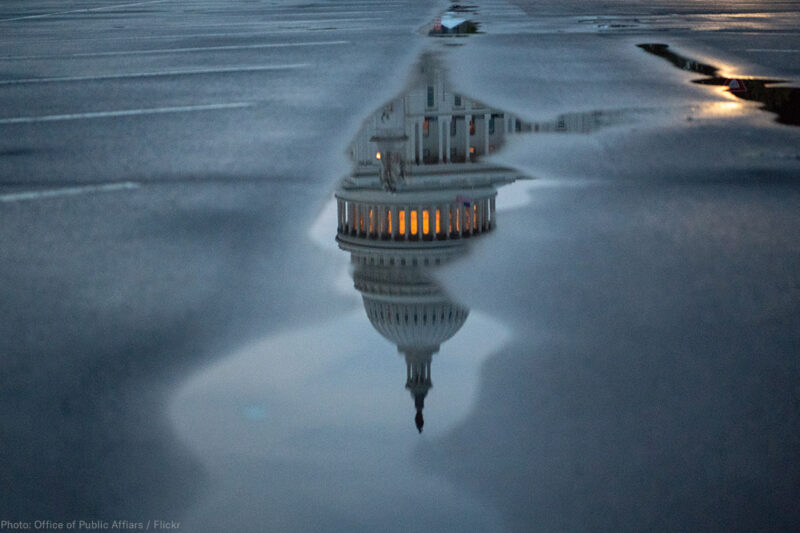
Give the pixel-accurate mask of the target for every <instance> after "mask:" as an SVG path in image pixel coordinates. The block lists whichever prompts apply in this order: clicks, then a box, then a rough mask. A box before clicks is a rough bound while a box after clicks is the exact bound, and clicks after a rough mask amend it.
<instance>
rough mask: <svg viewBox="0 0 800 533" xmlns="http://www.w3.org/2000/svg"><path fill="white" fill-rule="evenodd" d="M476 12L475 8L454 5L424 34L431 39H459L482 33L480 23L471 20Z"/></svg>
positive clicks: (434, 21) (426, 28) (429, 25)
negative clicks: (479, 28) (459, 37)
mask: <svg viewBox="0 0 800 533" xmlns="http://www.w3.org/2000/svg"><path fill="white" fill-rule="evenodd" d="M476 11H477V8H476V7H475V6H471V5H462V4H452V5H451V6H450V8H449V9H448V10H447V11H445V12H444V13H442V14H441V15H440V16H438V17H436V18H435V19H434V20H433V22H431V23H430V24H428V25H427V26H426V27H425V28H424V30H423V33H425V34H426V35H428V36H429V37H458V36H465V35H470V34H473V33H480V32H479V31H478V26H479V23H478V22H476V21H475V20H473V19H472V18H471V17H472V16H473V15H474V14H475V13H476Z"/></svg>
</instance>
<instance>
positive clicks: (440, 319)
mask: <svg viewBox="0 0 800 533" xmlns="http://www.w3.org/2000/svg"><path fill="white" fill-rule="evenodd" d="M523 129H525V127H524V126H523V125H522V123H521V122H520V121H519V120H518V119H516V118H515V117H513V116H511V115H509V114H507V113H504V112H501V111H499V110H496V109H491V108H489V107H487V106H485V105H484V104H482V103H479V102H476V101H473V100H470V99H468V98H465V97H463V96H461V95H458V94H455V93H453V92H452V91H451V90H450V89H449V84H448V82H447V80H446V78H445V75H444V71H443V69H442V68H441V66H440V65H439V64H438V63H437V60H436V58H435V56H433V55H430V54H427V55H424V56H423V58H422V60H421V63H420V67H419V71H418V77H417V78H416V81H415V82H414V83H413V84H412V86H411V88H410V89H409V90H408V91H407V92H406V93H405V94H403V95H402V96H399V97H397V98H395V99H394V100H392V101H391V102H389V103H388V104H386V105H385V106H384V107H383V108H382V109H381V110H379V111H378V112H376V113H375V114H373V115H372V116H371V117H370V118H368V119H367V121H366V123H365V125H364V127H363V128H362V129H361V131H360V132H359V134H358V136H357V138H356V140H355V142H354V143H353V145H352V148H351V154H352V157H353V159H354V160H355V162H356V168H355V171H354V172H353V173H352V174H351V175H349V176H348V177H346V178H345V179H344V180H343V181H342V183H341V185H340V187H339V189H338V190H337V192H336V201H337V216H338V219H337V236H336V240H337V242H338V244H339V247H340V248H341V249H342V250H345V251H347V252H349V253H350V256H351V263H352V265H353V279H354V284H355V288H356V289H357V290H358V291H359V292H360V293H361V295H362V298H363V303H364V307H365V309H366V312H367V317H368V318H369V320H370V322H371V323H372V325H373V327H374V328H375V329H376V330H377V331H378V332H379V333H380V334H381V335H382V336H383V337H384V338H386V339H388V340H389V341H390V342H392V343H393V344H395V345H396V346H397V350H398V352H399V353H401V354H403V356H404V358H405V361H406V389H408V390H409V392H410V394H411V396H412V398H413V400H414V406H415V410H416V416H415V419H414V420H415V424H416V426H417V429H418V430H419V431H420V432H421V431H422V427H423V424H424V419H423V414H422V410H423V407H424V401H425V398H426V396H427V394H428V391H429V390H430V389H431V388H432V386H433V382H432V379H431V363H432V360H433V355H434V354H435V353H437V352H438V351H439V348H440V346H441V344H442V343H444V342H445V341H447V340H448V339H450V338H451V337H452V336H453V335H455V334H456V333H457V332H458V331H459V329H460V328H461V327H462V326H463V325H464V323H465V322H466V320H467V316H468V314H469V310H468V309H467V308H466V307H464V306H463V305H460V304H458V303H456V302H454V301H453V300H452V299H451V298H450V297H449V296H448V295H447V294H446V293H445V292H444V291H443V290H442V288H441V287H440V286H439V285H438V284H437V283H436V282H435V281H434V279H433V277H432V274H431V273H432V269H435V268H436V267H437V266H439V265H442V264H444V263H446V262H448V261H451V260H453V259H454V258H457V257H459V256H462V255H464V254H465V253H466V251H467V249H466V243H467V242H468V239H469V238H472V237H480V236H481V235H483V234H485V233H488V232H490V231H492V230H493V229H494V228H495V226H496V214H495V213H496V210H495V197H496V196H497V188H498V187H499V186H502V185H504V184H507V183H511V182H513V181H514V180H515V179H517V178H519V177H520V176H519V174H518V173H517V172H515V171H514V170H512V169H509V168H506V167H501V166H497V165H494V164H492V163H488V162H484V161H483V160H482V156H484V155H486V154H489V153H491V152H493V151H494V150H496V149H498V148H499V147H500V146H501V145H502V143H503V140H504V138H505V136H506V135H508V134H512V133H514V132H516V131H521V130H523Z"/></svg>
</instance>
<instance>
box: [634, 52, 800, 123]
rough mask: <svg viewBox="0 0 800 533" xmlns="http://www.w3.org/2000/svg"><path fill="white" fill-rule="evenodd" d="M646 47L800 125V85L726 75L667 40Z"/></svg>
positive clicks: (703, 82) (784, 120)
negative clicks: (681, 52)
mask: <svg viewBox="0 0 800 533" xmlns="http://www.w3.org/2000/svg"><path fill="white" fill-rule="evenodd" d="M638 46H639V48H641V49H643V50H644V51H646V52H648V53H650V54H653V55H655V56H658V57H661V58H663V59H666V60H667V61H669V62H670V63H671V64H672V65H674V66H675V67H677V68H679V69H681V70H686V71H689V72H695V73H697V74H702V75H704V76H706V78H701V79H697V80H693V83H697V84H699V85H712V86H715V87H724V88H725V90H726V91H727V92H729V93H730V94H732V95H734V96H735V97H737V98H741V99H742V100H750V101H754V102H760V103H761V104H762V106H761V109H763V110H764V111H768V112H770V113H774V114H776V115H777V118H776V119H775V120H776V121H777V122H779V123H780V124H786V125H789V126H800V89H799V88H796V87H773V85H775V84H778V83H783V82H784V81H785V80H778V79H769V78H747V77H739V78H727V77H725V76H721V75H720V69H719V68H718V67H715V66H713V65H707V64H705V63H701V62H699V61H696V60H694V59H691V58H688V57H685V56H682V55H679V54H676V53H675V52H673V51H671V50H670V48H669V45H666V44H658V43H653V44H640V45H638Z"/></svg>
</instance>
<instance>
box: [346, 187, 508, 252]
mask: <svg viewBox="0 0 800 533" xmlns="http://www.w3.org/2000/svg"><path fill="white" fill-rule="evenodd" d="M494 210H495V199H494V196H491V197H487V198H482V199H478V200H469V201H462V200H459V201H456V202H454V203H451V204H447V205H435V206H401V207H399V206H387V205H369V204H362V203H359V202H351V201H347V200H341V199H340V200H338V231H339V233H340V234H347V235H352V236H356V237H362V238H371V239H384V240H397V241H406V240H447V239H458V238H461V237H469V236H471V235H477V234H480V233H483V232H486V231H489V230H491V229H492V228H493V227H494Z"/></svg>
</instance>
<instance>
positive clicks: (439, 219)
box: [436, 209, 442, 234]
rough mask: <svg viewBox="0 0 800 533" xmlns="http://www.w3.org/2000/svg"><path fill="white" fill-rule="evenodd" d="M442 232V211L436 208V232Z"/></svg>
mask: <svg viewBox="0 0 800 533" xmlns="http://www.w3.org/2000/svg"><path fill="white" fill-rule="evenodd" d="M441 232H442V211H441V209H437V210H436V233H437V234H438V233H441Z"/></svg>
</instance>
